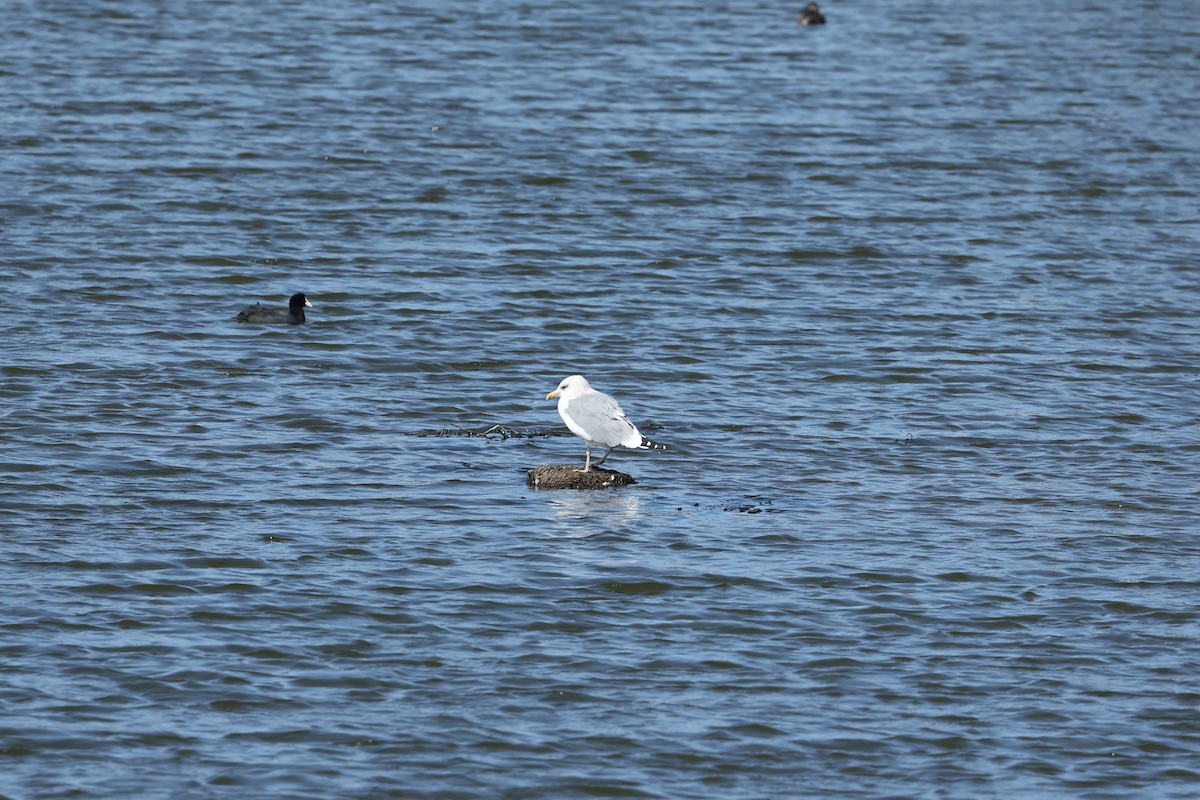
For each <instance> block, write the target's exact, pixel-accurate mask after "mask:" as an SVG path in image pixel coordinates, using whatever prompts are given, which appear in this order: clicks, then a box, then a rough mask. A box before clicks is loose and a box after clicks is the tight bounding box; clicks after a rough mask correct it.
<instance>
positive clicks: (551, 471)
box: [527, 464, 637, 489]
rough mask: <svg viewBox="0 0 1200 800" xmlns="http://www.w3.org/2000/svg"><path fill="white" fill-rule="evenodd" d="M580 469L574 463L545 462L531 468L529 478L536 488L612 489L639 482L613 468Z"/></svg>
mask: <svg viewBox="0 0 1200 800" xmlns="http://www.w3.org/2000/svg"><path fill="white" fill-rule="evenodd" d="M580 469H581V468H580V467H578V466H576V465H574V464H543V465H542V466H540V467H534V468H533V469H531V470H529V474H528V477H527V480H528V482H529V485H530V486H532V487H533V488H534V489H610V488H613V487H616V486H629V485H631V484H634V483H637V481H635V480H634V479H633V477H632V476H631V475H626V474H625V473H624V472H617V471H616V470H613V469H604V468H603V467H592V468H591V469H589V470H588V471H587V472H580Z"/></svg>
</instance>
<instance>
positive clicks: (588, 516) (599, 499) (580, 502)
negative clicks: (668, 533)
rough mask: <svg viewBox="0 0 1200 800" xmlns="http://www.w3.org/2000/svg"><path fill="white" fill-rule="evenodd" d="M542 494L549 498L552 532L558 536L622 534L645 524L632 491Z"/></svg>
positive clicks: (636, 496) (634, 492)
mask: <svg viewBox="0 0 1200 800" xmlns="http://www.w3.org/2000/svg"><path fill="white" fill-rule="evenodd" d="M545 494H547V495H548V496H549V504H550V509H551V511H552V512H553V513H554V528H555V531H556V532H557V534H558V535H560V536H564V537H568V538H583V537H587V536H593V535H595V534H597V533H613V532H618V531H619V532H626V531H628V530H629V529H632V528H636V527H637V526H638V525H639V524H643V523H644V522H645V521H646V518H645V514H644V512H643V510H642V498H641V496H640V495H639V492H638V489H637V488H636V487H633V488H627V489H623V490H598V491H567V490H564V491H558V492H554V493H552V494H551V493H545ZM539 497H540V495H539Z"/></svg>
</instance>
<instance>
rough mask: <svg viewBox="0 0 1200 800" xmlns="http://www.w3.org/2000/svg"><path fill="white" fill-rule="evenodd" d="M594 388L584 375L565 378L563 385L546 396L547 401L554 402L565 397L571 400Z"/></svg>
mask: <svg viewBox="0 0 1200 800" xmlns="http://www.w3.org/2000/svg"><path fill="white" fill-rule="evenodd" d="M590 388H592V387H591V384H589V383H588V382H587V380H586V379H585V378H584V377H583V376H582V375H572V376H571V377H569V378H563V379H562V383H560V384H559V385H558V388H557V389H555V390H554V391H553V392H551V393H550V394H548V395H546V399H547V400H553V399H554V398H556V397H565V398H567V399H568V400H570V399H571V398H573V397H579V395H581V394H583V393H584V392H586V391H587V390H588V389H590Z"/></svg>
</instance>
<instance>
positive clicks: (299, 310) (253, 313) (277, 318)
mask: <svg viewBox="0 0 1200 800" xmlns="http://www.w3.org/2000/svg"><path fill="white" fill-rule="evenodd" d="M312 307H313V304H312V303H310V302H308V298H307V297H305V296H304V292H296V293H295V294H294V295H292V299H291V300H289V301H288V310H287V311H282V310H280V309H278V308H267V307H266V306H264V305H263V304H262V303H255V304H254V305H252V306H250V307H249V308H247V309H246V310H244V311H242V312H240V313H238V315H237V316H236V317H234V319H236V320H237V321H238V322H264V323H267V324H268V325H284V324H287V325H300V324H301V323H303V322H304V309H306V308H312Z"/></svg>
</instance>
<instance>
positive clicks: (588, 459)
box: [546, 375, 667, 472]
mask: <svg viewBox="0 0 1200 800" xmlns="http://www.w3.org/2000/svg"><path fill="white" fill-rule="evenodd" d="M555 397H557V398H558V415H559V416H560V417H562V419H563V422H565V423H567V427H568V428H569V429H570V430H571V433H573V434H575V435H576V436H578V437H579V438H580V439H583V440H584V441H585V442H587V451H586V452H585V454H584V457H583V469H582V470H579V471H580V472H587V471H588V470H590V469H591V468H592V447H593V445H603V446H604V447H607V448H608V449H607V450H605V451H604V456H603V458H601V459H600V460H599V461H597V462H596V465H597V466H599V465H600V464H603V463H604V459H605V458H608V454H609V453H611V452H612V451H613V448H614V447H616V446H617V445H621V446H623V447H629V448H634V449H641V450H666V449H667V446H666V445H665V444H658V443H657V442H652V441H650V440H649V439H647V438H646V437H645V436H642V434H641V433H639V432H638V429H637V428H636V427H635V426H634V424H633V423H632V422H630V421H629V418H628V417H626V416H625V412H624V411H622V410H621V406H620V405H619V404H618V403H617V401H616V400H614V399H613V398H611V397H609V396H608V395H606V394H604V393H603V392H597V391H596V390H595V389H593V388H592V385H591V384H590V383H588V382H587V380H586V379H584V377H583V376H582V375H572V376H570V377H569V378H563V381H562V383H560V384H559V385H558V388H557V389H555V390H554V391H553V392H551V393H550V394H548V395H546V399H547V400H553V399H554V398H555Z"/></svg>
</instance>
